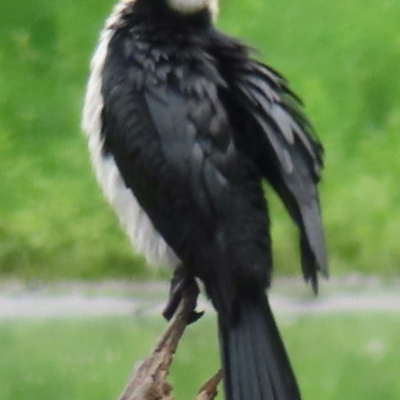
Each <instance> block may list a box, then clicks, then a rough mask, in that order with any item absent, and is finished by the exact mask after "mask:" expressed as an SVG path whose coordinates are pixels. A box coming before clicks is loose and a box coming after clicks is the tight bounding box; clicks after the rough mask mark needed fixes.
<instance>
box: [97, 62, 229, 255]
mask: <svg viewBox="0 0 400 400" xmlns="http://www.w3.org/2000/svg"><path fill="white" fill-rule="evenodd" d="M115 58H116V57H110V61H108V64H106V68H105V70H104V72H103V96H104V100H105V101H104V110H103V137H104V138H105V140H104V147H105V152H106V153H109V154H111V155H112V156H113V158H114V159H115V161H116V163H117V165H118V169H119V171H120V173H121V175H122V177H123V179H124V181H125V184H126V186H127V187H129V188H130V189H131V190H132V192H133V193H134V195H135V196H136V198H137V200H138V202H139V204H140V205H141V207H142V208H143V209H144V210H145V211H146V213H147V215H148V216H149V217H150V219H151V221H152V222H153V224H154V227H155V228H156V229H157V231H158V232H159V233H160V234H161V235H162V236H163V237H164V239H165V240H166V242H167V243H168V244H169V246H170V247H172V249H173V250H174V251H175V252H176V254H177V255H178V256H179V257H180V258H181V256H182V250H181V249H182V248H183V247H185V245H184V244H183V243H184V242H185V241H187V240H188V239H187V238H188V237H190V235H189V234H188V232H189V231H190V232H193V230H194V229H195V227H196V226H201V227H202V231H204V232H208V233H210V232H212V230H213V229H214V225H213V224H215V220H216V218H215V216H216V215H217V214H218V213H219V212H224V210H227V207H228V205H229V201H230V200H229V199H230V184H229V174H230V171H231V170H232V164H233V163H234V162H235V147H234V144H233V136H232V132H231V128H230V125H229V122H228V117H227V115H226V112H225V110H224V108H223V107H222V104H221V103H220V101H219V99H218V94H217V88H216V85H215V84H213V83H212V82H210V81H208V80H205V79H204V80H201V79H199V80H197V79H194V81H193V82H191V81H189V79H188V80H187V81H186V87H180V86H179V84H178V83H177V84H171V83H170V82H167V81H166V80H162V79H159V80H158V81H157V83H154V82H152V81H150V79H149V80H148V81H145V82H144V84H143V85H142V87H141V88H140V89H136V87H135V84H134V83H132V79H137V76H138V73H137V71H136V70H134V68H135V65H132V66H130V67H129V68H127V69H126V68H125V69H124V67H123V65H124V64H123V63H116V62H115V61H114V59H115ZM114 63H115V65H114ZM121 65H122V67H121ZM131 69H132V71H133V72H132V71H131ZM177 71H178V68H177V69H176V71H174V72H176V73H178V72H177ZM156 73H157V71H156V72H155V73H154V74H153V76H154V78H155V79H156V78H157V74H156ZM172 73H173V72H171V74H172ZM176 82H179V80H176ZM180 83H182V82H180ZM216 211H218V212H216ZM173 213H175V214H173ZM210 236H212V233H210ZM193 241H195V239H193ZM200 243H201V238H199V245H200Z"/></svg>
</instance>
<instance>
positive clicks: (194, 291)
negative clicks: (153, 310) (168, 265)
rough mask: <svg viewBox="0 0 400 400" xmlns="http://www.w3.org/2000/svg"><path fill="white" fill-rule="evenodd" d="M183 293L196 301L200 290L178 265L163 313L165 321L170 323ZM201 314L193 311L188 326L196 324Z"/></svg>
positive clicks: (192, 278) (184, 269) (189, 275)
mask: <svg viewBox="0 0 400 400" xmlns="http://www.w3.org/2000/svg"><path fill="white" fill-rule="evenodd" d="M185 293H189V294H190V295H191V296H193V297H195V298H196V300H197V297H198V295H199V293H200V290H199V286H198V285H197V283H196V280H195V279H194V277H193V276H192V275H191V274H189V273H188V271H187V270H186V268H185V267H184V266H182V265H180V266H178V267H177V268H176V269H175V272H174V276H173V278H172V279H171V286H170V291H169V299H168V302H167V305H166V306H165V308H164V311H163V316H164V318H165V319H166V320H167V321H170V320H171V318H172V317H173V316H174V314H175V312H176V310H177V308H178V306H179V303H180V302H181V300H182V297H183V296H184V294H185ZM203 314H204V311H202V312H197V311H195V310H193V311H192V312H191V315H190V317H189V320H188V324H192V323H193V322H196V321H197V320H198V319H199V318H201V317H202V316H203Z"/></svg>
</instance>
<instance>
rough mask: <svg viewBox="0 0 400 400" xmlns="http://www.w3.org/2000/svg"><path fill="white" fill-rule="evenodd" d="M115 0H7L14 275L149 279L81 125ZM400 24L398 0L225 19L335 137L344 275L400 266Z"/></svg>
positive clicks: (2, 32)
mask: <svg viewBox="0 0 400 400" xmlns="http://www.w3.org/2000/svg"><path fill="white" fill-rule="evenodd" d="M111 4H112V1H111V0H107V1H106V0H96V1H95V0H86V1H84V2H82V1H78V0H71V1H69V2H61V1H57V0H36V1H30V0H19V1H18V2H11V1H2V2H0V93H1V96H0V170H1V180H0V273H1V274H2V275H3V276H12V277H20V278H21V277H22V278H36V279H54V278H100V277H111V278H117V277H126V276H135V277H137V278H140V277H148V273H147V272H145V269H144V265H143V260H142V259H141V258H139V257H133V256H132V255H131V249H130V245H129V243H128V240H127V239H126V238H125V236H124V234H123V233H122V232H121V231H120V229H119V227H118V223H117V221H116V218H115V217H114V215H113V213H112V212H111V210H110V209H109V208H108V206H107V205H106V203H105V202H104V200H103V198H102V195H101V193H100V190H99V189H98V188H97V185H96V183H95V181H94V178H93V177H92V174H91V171H90V165H89V162H88V157H87V151H86V143H85V140H84V138H83V137H82V136H81V135H80V131H79V120H80V109H81V105H82V97H83V92H84V85H85V81H86V77H87V73H88V62H89V58H90V54H91V53H92V51H93V48H94V45H95V42H96V40H97V35H98V31H99V29H100V28H101V26H102V24H103V20H104V18H105V16H106V15H107V14H108V13H109V10H110V8H111ZM399 20H400V3H398V2H395V1H393V0H382V1H381V2H379V4H378V3H376V1H372V0H357V1H356V0H337V1H329V2H321V1H319V0H309V1H307V2H298V1H295V0H287V1H284V2H277V1H266V0H253V1H251V2H250V1H246V2H244V1H239V0H232V1H231V0H223V1H222V4H221V16H220V19H219V26H220V27H221V28H223V29H224V30H225V31H226V32H229V33H231V34H234V35H236V36H239V37H241V38H243V39H245V40H246V41H247V42H248V43H249V44H251V45H254V46H255V47H257V48H259V49H260V50H261V55H260V57H262V58H263V59H264V60H266V61H268V62H269V63H270V64H272V65H273V66H274V67H276V68H277V69H279V70H280V71H282V72H283V73H284V75H286V76H287V77H288V78H289V79H290V81H291V82H292V84H293V87H294V88H295V90H296V91H297V92H298V93H300V94H301V97H302V98H303V99H304V100H305V102H306V104H307V111H308V113H309V115H310V116H311V118H312V120H313V122H314V124H315V126H316V128H317V131H318V132H319V135H320V137H321V139H322V141H323V143H324V145H325V149H326V171H325V174H324V183H323V184H322V186H321V191H322V205H323V214H324V221H325V226H326V232H327V241H328V248H329V254H330V261H331V269H332V271H333V273H334V274H337V273H344V272H348V271H353V270H357V271H362V272H374V273H376V272H379V273H382V274H388V275H390V274H393V273H397V272H398V267H397V265H398V264H399V262H400V247H399V246H398V237H399V235H400V213H399V208H398V204H399V201H400V185H399V184H398V177H399V176H400V158H399V157H397V152H398V149H399V148H400V135H399V134H398V132H399V131H400V86H399V85H397V84H396V82H397V81H398V66H399V65H400V47H399V46H398V43H399V41H400V33H399V32H400V31H399V29H398V21H399ZM273 203H274V204H273V211H274V218H273V222H274V228H273V232H274V238H275V253H276V260H277V264H278V268H277V270H279V271H280V272H281V273H292V272H293V271H295V270H296V269H297V266H298V259H297V256H296V254H297V250H296V246H297V243H296V240H297V239H296V233H295V230H294V228H293V227H292V226H291V223H290V222H289V220H288V218H287V217H286V216H285V212H284V211H283V210H282V208H281V207H280V206H278V205H277V204H275V203H277V202H276V201H275V200H274V201H273ZM151 274H153V276H154V275H157V273H156V272H153V273H151Z"/></svg>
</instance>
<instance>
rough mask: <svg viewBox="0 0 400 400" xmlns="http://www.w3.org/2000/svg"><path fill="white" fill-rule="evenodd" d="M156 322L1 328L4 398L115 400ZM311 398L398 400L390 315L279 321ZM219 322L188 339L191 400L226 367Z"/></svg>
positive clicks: (200, 326)
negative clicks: (217, 330)
mask: <svg viewBox="0 0 400 400" xmlns="http://www.w3.org/2000/svg"><path fill="white" fill-rule="evenodd" d="M157 321H158V322H156V321H155V320H154V319H140V320H133V319H127V318H112V319H108V318H106V319H89V320H79V319H78V320H76V319H74V320H51V321H50V320H49V321H19V322H18V321H14V322H4V321H3V322H2V323H1V325H0V354H1V355H2V356H1V358H0V400H19V399H21V400H23V399H24V400H25V399H26V398H29V399H31V400H36V399H37V400H42V399H57V400H71V399H74V400H91V399H93V400H95V399H96V400H102V399H104V400H106V399H113V398H116V397H117V396H118V395H119V394H120V392H121V391H122V389H123V387H124V385H125V383H126V379H127V377H128V375H129V373H130V371H131V369H132V367H133V364H134V362H135V361H137V360H138V359H140V358H141V357H143V356H145V355H146V354H147V353H148V352H149V351H150V349H151V346H152V344H153V342H154V340H155V338H156V337H157V336H158V335H159V333H160V332H161V330H162V327H163V324H162V323H161V322H160V321H159V320H157ZM278 321H279V323H280V325H281V327H282V330H283V335H284V338H285V341H286V343H287V347H288V350H289V352H290V354H291V359H292V362H293V365H294V368H295V370H296V372H297V375H298V379H299V383H300V385H301V388H302V394H303V396H304V398H305V399H307V400H313V399H315V400H319V399H324V400H334V399H341V400H354V399H364V400H378V399H385V400H397V399H398V398H399V396H400V381H399V379H398V370H399V359H400V334H399V333H400V332H399V325H398V317H397V316H396V315H391V314H387V315H386V314H383V315H378V314H373V313H372V314H358V315H354V314H351V315H347V316H345V315H329V316H302V317H298V318H296V319H292V318H288V317H286V318H285V317H282V316H281V318H279V319H278ZM215 338H216V334H215V326H214V323H213V321H212V320H211V318H210V317H208V318H206V319H205V320H203V321H201V322H199V323H197V324H196V325H195V326H193V327H190V329H189V330H188V331H187V334H186V336H185V337H184V340H183V341H182V342H181V347H180V348H179V351H178V354H177V357H176V361H175V364H174V368H173V372H172V376H171V382H172V383H173V384H174V386H175V387H176V395H177V399H178V400H179V399H182V400H183V399H190V398H193V397H194V393H195V391H196V390H197V388H198V387H199V386H200V384H201V383H202V382H203V381H204V380H205V379H207V378H208V377H209V376H210V375H211V374H212V373H213V372H214V371H215V370H216V369H217V367H218V358H217V343H216V339H215Z"/></svg>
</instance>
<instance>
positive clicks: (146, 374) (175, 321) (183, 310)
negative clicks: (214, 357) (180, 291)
mask: <svg viewBox="0 0 400 400" xmlns="http://www.w3.org/2000/svg"><path fill="white" fill-rule="evenodd" d="M197 295H198V293H197V292H195V291H192V290H188V291H186V292H185V293H184V295H183V297H182V300H181V302H180V304H179V307H178V309H177V311H176V312H175V314H174V317H173V318H172V319H171V321H170V323H169V324H168V326H167V328H166V330H165V332H164V333H163V335H162V336H161V338H160V339H159V341H158V342H157V344H156V346H155V348H154V350H153V351H152V353H151V354H150V356H149V357H148V358H147V359H146V360H144V361H143V362H142V363H141V364H140V365H138V366H137V367H136V368H135V369H134V371H133V374H132V376H131V377H130V379H129V382H128V384H127V386H126V388H125V390H124V392H123V393H122V395H121V397H120V398H119V400H174V397H173V396H172V386H171V385H170V384H169V383H168V382H167V377H168V374H169V369H170V367H171V364H172V360H173V356H174V354H175V351H176V349H177V347H178V344H179V341H180V339H181V337H182V335H183V333H184V331H185V329H186V326H187V323H188V321H189V317H190V315H191V313H192V312H193V311H194V309H195V308H196V301H197ZM221 379H222V372H221V371H218V372H217V374H215V375H214V376H213V377H212V378H211V379H210V380H208V381H207V382H206V383H205V384H204V385H203V386H202V387H201V388H200V390H199V392H198V395H197V397H196V400H212V399H214V398H215V396H216V395H217V386H218V384H219V382H220V381H221Z"/></svg>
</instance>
